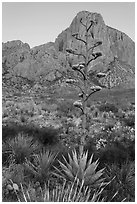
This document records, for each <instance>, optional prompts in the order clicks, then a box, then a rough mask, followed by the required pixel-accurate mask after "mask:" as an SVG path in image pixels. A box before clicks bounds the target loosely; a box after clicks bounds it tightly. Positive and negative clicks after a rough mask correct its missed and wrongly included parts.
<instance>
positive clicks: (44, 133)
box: [2, 123, 60, 145]
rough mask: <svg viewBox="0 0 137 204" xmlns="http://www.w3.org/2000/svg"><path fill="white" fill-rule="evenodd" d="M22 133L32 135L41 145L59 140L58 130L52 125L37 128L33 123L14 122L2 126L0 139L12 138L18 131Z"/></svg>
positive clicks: (55, 142)
mask: <svg viewBox="0 0 137 204" xmlns="http://www.w3.org/2000/svg"><path fill="white" fill-rule="evenodd" d="M20 132H22V133H24V134H27V135H28V136H31V137H33V139H34V140H36V141H39V142H40V143H42V144H43V145H54V144H57V143H58V142H59V133H60V130H58V129H54V128H53V127H43V128H39V127H36V126H33V125H17V124H15V123H12V124H9V125H6V126H3V127H2V140H3V141H6V140H7V139H9V138H14V137H15V136H16V135H17V134H18V133H20Z"/></svg>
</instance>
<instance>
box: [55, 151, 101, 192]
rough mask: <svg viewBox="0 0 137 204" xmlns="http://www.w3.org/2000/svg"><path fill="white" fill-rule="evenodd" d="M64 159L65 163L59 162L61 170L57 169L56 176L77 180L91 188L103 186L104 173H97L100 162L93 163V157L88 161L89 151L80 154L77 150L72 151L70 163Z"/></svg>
mask: <svg viewBox="0 0 137 204" xmlns="http://www.w3.org/2000/svg"><path fill="white" fill-rule="evenodd" d="M63 158H64V163H62V162H60V161H59V164H60V169H59V168H56V167H54V168H55V169H56V171H57V173H54V174H55V175H56V176H59V177H63V178H65V179H67V180H70V181H74V180H75V179H76V178H77V179H78V180H79V181H80V182H81V183H82V181H83V182H84V185H88V186H91V187H94V188H95V187H97V186H99V185H103V183H104V178H103V177H102V176H103V171H104V169H101V170H99V171H97V167H98V164H99V163H98V160H97V161H95V162H93V155H92V156H91V157H90V159H89V160H88V151H87V152H84V151H83V152H79V153H77V152H76V150H73V151H72V156H71V155H70V154H69V153H68V161H67V160H66V158H65V157H63Z"/></svg>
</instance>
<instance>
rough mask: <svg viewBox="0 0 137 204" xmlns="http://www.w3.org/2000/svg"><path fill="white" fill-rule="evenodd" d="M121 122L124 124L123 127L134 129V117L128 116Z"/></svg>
mask: <svg viewBox="0 0 137 204" xmlns="http://www.w3.org/2000/svg"><path fill="white" fill-rule="evenodd" d="M122 121H123V122H124V124H125V126H129V127H135V116H134V115H130V116H128V117H127V118H125V117H124V118H123V119H122Z"/></svg>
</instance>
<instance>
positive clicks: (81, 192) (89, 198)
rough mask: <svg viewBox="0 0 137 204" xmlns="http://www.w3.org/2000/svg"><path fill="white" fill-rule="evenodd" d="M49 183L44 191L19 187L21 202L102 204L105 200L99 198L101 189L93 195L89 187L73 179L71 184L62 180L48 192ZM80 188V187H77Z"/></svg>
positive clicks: (30, 187)
mask: <svg viewBox="0 0 137 204" xmlns="http://www.w3.org/2000/svg"><path fill="white" fill-rule="evenodd" d="M49 186H50V182H48V183H47V184H46V185H45V187H44V189H42V188H41V187H39V188H38V189H36V188H34V187H32V186H29V187H28V188H27V189H25V188H23V186H22V185H21V193H22V202H23V201H25V202H99V201H100V202H101V201H102V202H103V201H104V200H105V198H101V195H102V191H103V189H99V190H98V191H95V192H94V193H92V192H91V189H89V187H85V186H84V181H82V183H81V182H80V181H79V180H78V179H75V180H74V181H73V182H69V183H68V182H67V180H65V179H64V180H63V184H62V185H59V184H57V185H55V187H54V188H53V189H51V190H50V187H49ZM79 186H80V187H79Z"/></svg>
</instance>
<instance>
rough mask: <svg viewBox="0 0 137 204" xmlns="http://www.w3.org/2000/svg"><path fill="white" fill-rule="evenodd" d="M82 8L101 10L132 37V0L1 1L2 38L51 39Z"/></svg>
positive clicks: (37, 41)
mask: <svg viewBox="0 0 137 204" xmlns="http://www.w3.org/2000/svg"><path fill="white" fill-rule="evenodd" d="M82 10H87V11H90V12H97V13H100V14H101V15H102V16H103V19H104V21H105V24H106V25H109V26H111V27H113V28H116V29H118V30H120V31H122V32H124V33H126V34H127V35H128V36H129V37H130V38H131V39H132V40H135V3H134V2H129V3H128V2H121V3H120V2H114V3H113V2H101V3H100V2H96V3H94V2H76V3H74V2H42V3H40V2H39V3H36V2H31V3H27V2H20V3H19V2H15V3H14V2H12V3H11V2H4V3H2V41H3V42H7V41H11V40H21V41H23V42H26V43H28V44H29V45H30V47H34V46H37V45H41V44H44V43H47V42H50V41H53V42H54V41H55V38H56V37H57V36H58V35H59V34H60V33H61V32H62V31H63V30H65V29H66V28H67V27H69V25H70V23H71V22H72V20H73V18H74V17H75V15H76V14H77V13H78V12H79V11H82Z"/></svg>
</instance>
